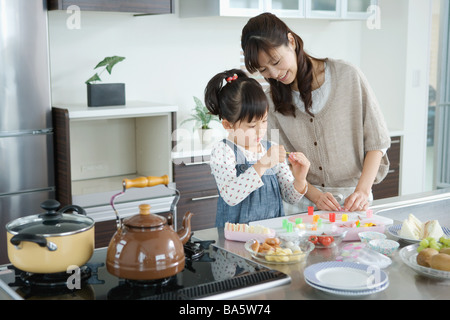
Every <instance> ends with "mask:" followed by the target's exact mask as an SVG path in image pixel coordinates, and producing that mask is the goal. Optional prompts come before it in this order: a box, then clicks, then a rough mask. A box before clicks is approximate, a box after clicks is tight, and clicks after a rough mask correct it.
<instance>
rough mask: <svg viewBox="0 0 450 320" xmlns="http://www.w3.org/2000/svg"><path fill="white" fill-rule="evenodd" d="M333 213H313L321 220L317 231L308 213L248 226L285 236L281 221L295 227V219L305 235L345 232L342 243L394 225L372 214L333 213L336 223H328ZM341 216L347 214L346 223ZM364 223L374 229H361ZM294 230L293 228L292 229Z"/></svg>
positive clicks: (357, 239) (389, 220)
mask: <svg viewBox="0 0 450 320" xmlns="http://www.w3.org/2000/svg"><path fill="white" fill-rule="evenodd" d="M331 212H335V211H314V215H318V216H319V218H321V219H322V226H321V227H318V228H317V230H311V227H312V226H313V219H314V218H313V217H314V215H308V213H301V214H295V215H290V216H285V217H279V218H273V219H267V220H259V221H253V222H250V223H249V224H250V225H262V226H264V227H268V228H271V229H273V230H275V232H276V233H277V234H281V233H282V234H285V233H286V230H285V229H284V228H283V220H284V219H287V221H288V222H289V223H292V224H294V225H295V220H296V219H297V218H302V221H303V223H304V224H305V227H306V231H305V234H306V235H313V234H315V235H317V234H322V233H327V232H337V231H338V230H347V231H348V232H347V235H346V236H345V238H344V241H359V237H358V233H359V232H364V231H376V232H381V233H384V230H385V227H386V226H388V225H391V224H393V223H394V221H393V220H392V219H389V218H386V217H382V216H378V215H376V214H373V215H372V217H371V218H367V216H366V213H365V212H359V211H357V212H335V214H336V222H330V221H329V214H330V213H331ZM342 214H347V216H348V220H347V221H346V222H343V221H342ZM357 221H359V222H360V226H361V227H356V226H355V224H356V222H357ZM366 223H373V224H375V225H376V226H374V227H362V226H363V225H364V224H366ZM294 230H295V228H294Z"/></svg>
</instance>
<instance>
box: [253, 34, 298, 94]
mask: <svg viewBox="0 0 450 320" xmlns="http://www.w3.org/2000/svg"><path fill="white" fill-rule="evenodd" d="M288 39H289V44H288V45H282V46H279V47H277V48H274V49H273V50H272V51H271V52H270V53H269V54H268V53H266V52H264V51H261V52H259V54H258V63H259V65H260V68H259V69H258V71H259V72H260V73H261V75H262V76H263V77H264V78H269V79H275V80H277V81H280V82H281V83H283V84H291V85H293V87H294V88H293V89H295V88H296V86H297V80H296V78H297V55H296V53H295V42H294V38H293V37H292V36H291V34H288ZM291 39H292V40H291Z"/></svg>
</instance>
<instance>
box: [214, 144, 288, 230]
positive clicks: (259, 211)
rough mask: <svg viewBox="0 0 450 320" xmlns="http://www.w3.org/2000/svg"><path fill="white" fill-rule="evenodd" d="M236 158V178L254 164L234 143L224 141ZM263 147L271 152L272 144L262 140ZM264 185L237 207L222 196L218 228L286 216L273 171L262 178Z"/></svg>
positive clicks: (219, 200)
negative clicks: (227, 223)
mask: <svg viewBox="0 0 450 320" xmlns="http://www.w3.org/2000/svg"><path fill="white" fill-rule="evenodd" d="M223 142H224V143H227V144H228V145H229V146H230V147H231V149H233V150H234V155H235V157H236V176H237V177H239V175H240V174H242V173H243V172H245V171H246V170H247V169H248V168H250V167H251V166H252V165H253V164H254V163H251V162H249V161H247V159H246V158H245V156H244V153H243V152H242V151H241V150H240V149H239V148H238V147H237V145H235V144H234V143H233V142H231V141H229V140H227V139H224V140H223ZM261 143H262V145H263V146H264V147H265V148H266V150H269V148H270V142H269V141H265V140H262V141H261ZM261 180H262V182H263V183H264V185H263V186H262V187H260V188H258V189H257V190H255V191H253V192H252V193H251V194H249V195H248V196H247V198H245V199H244V200H243V201H241V202H240V203H238V204H237V205H235V206H230V205H228V204H227V203H226V202H225V201H224V200H223V198H222V197H221V196H220V192H219V199H218V201H217V214H216V227H223V226H225V222H230V223H249V222H250V221H255V220H263V219H270V218H276V217H281V216H284V210H283V202H282V199H281V193H280V185H279V184H278V180H277V176H276V174H275V172H274V171H273V170H272V169H269V170H267V171H266V172H265V173H264V175H263V176H262V177H261Z"/></svg>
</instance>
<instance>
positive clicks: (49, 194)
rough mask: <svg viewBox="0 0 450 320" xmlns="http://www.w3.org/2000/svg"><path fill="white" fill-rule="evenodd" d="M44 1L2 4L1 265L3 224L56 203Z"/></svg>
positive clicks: (16, 0)
mask: <svg viewBox="0 0 450 320" xmlns="http://www.w3.org/2000/svg"><path fill="white" fill-rule="evenodd" d="M46 3H47V1H46V0H0V228H2V229H3V230H0V264H2V263H6V262H8V260H7V254H6V230H5V227H4V226H5V224H6V223H7V222H9V221H11V220H14V219H16V218H19V217H21V216H26V215H30V214H36V213H39V212H42V211H43V210H42V209H41V208H40V203H41V202H42V201H44V200H46V199H54V193H55V192H54V189H55V188H54V185H55V182H54V169H53V130H52V121H51V94H50V71H49V52H48V21H47V4H46Z"/></svg>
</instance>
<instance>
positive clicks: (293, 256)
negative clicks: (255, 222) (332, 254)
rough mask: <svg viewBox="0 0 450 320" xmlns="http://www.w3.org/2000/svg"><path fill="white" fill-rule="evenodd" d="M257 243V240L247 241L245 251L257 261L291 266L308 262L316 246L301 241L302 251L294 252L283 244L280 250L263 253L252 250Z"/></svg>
mask: <svg viewBox="0 0 450 320" xmlns="http://www.w3.org/2000/svg"><path fill="white" fill-rule="evenodd" d="M255 242H257V240H255V239H252V240H249V241H247V242H246V243H245V249H246V250H247V251H248V252H249V253H250V254H251V255H252V257H253V258H254V259H255V260H257V261H259V262H263V263H274V264H291V263H298V262H302V261H306V259H307V258H308V255H309V253H310V252H311V251H313V250H314V245H313V244H312V243H311V242H309V241H307V240H300V241H299V242H298V244H297V246H298V248H299V249H300V250H292V248H288V246H286V244H285V243H282V244H281V245H280V246H279V248H276V249H274V250H273V251H270V252H268V253H263V252H259V251H255V250H253V249H252V247H253V245H254V244H255Z"/></svg>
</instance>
